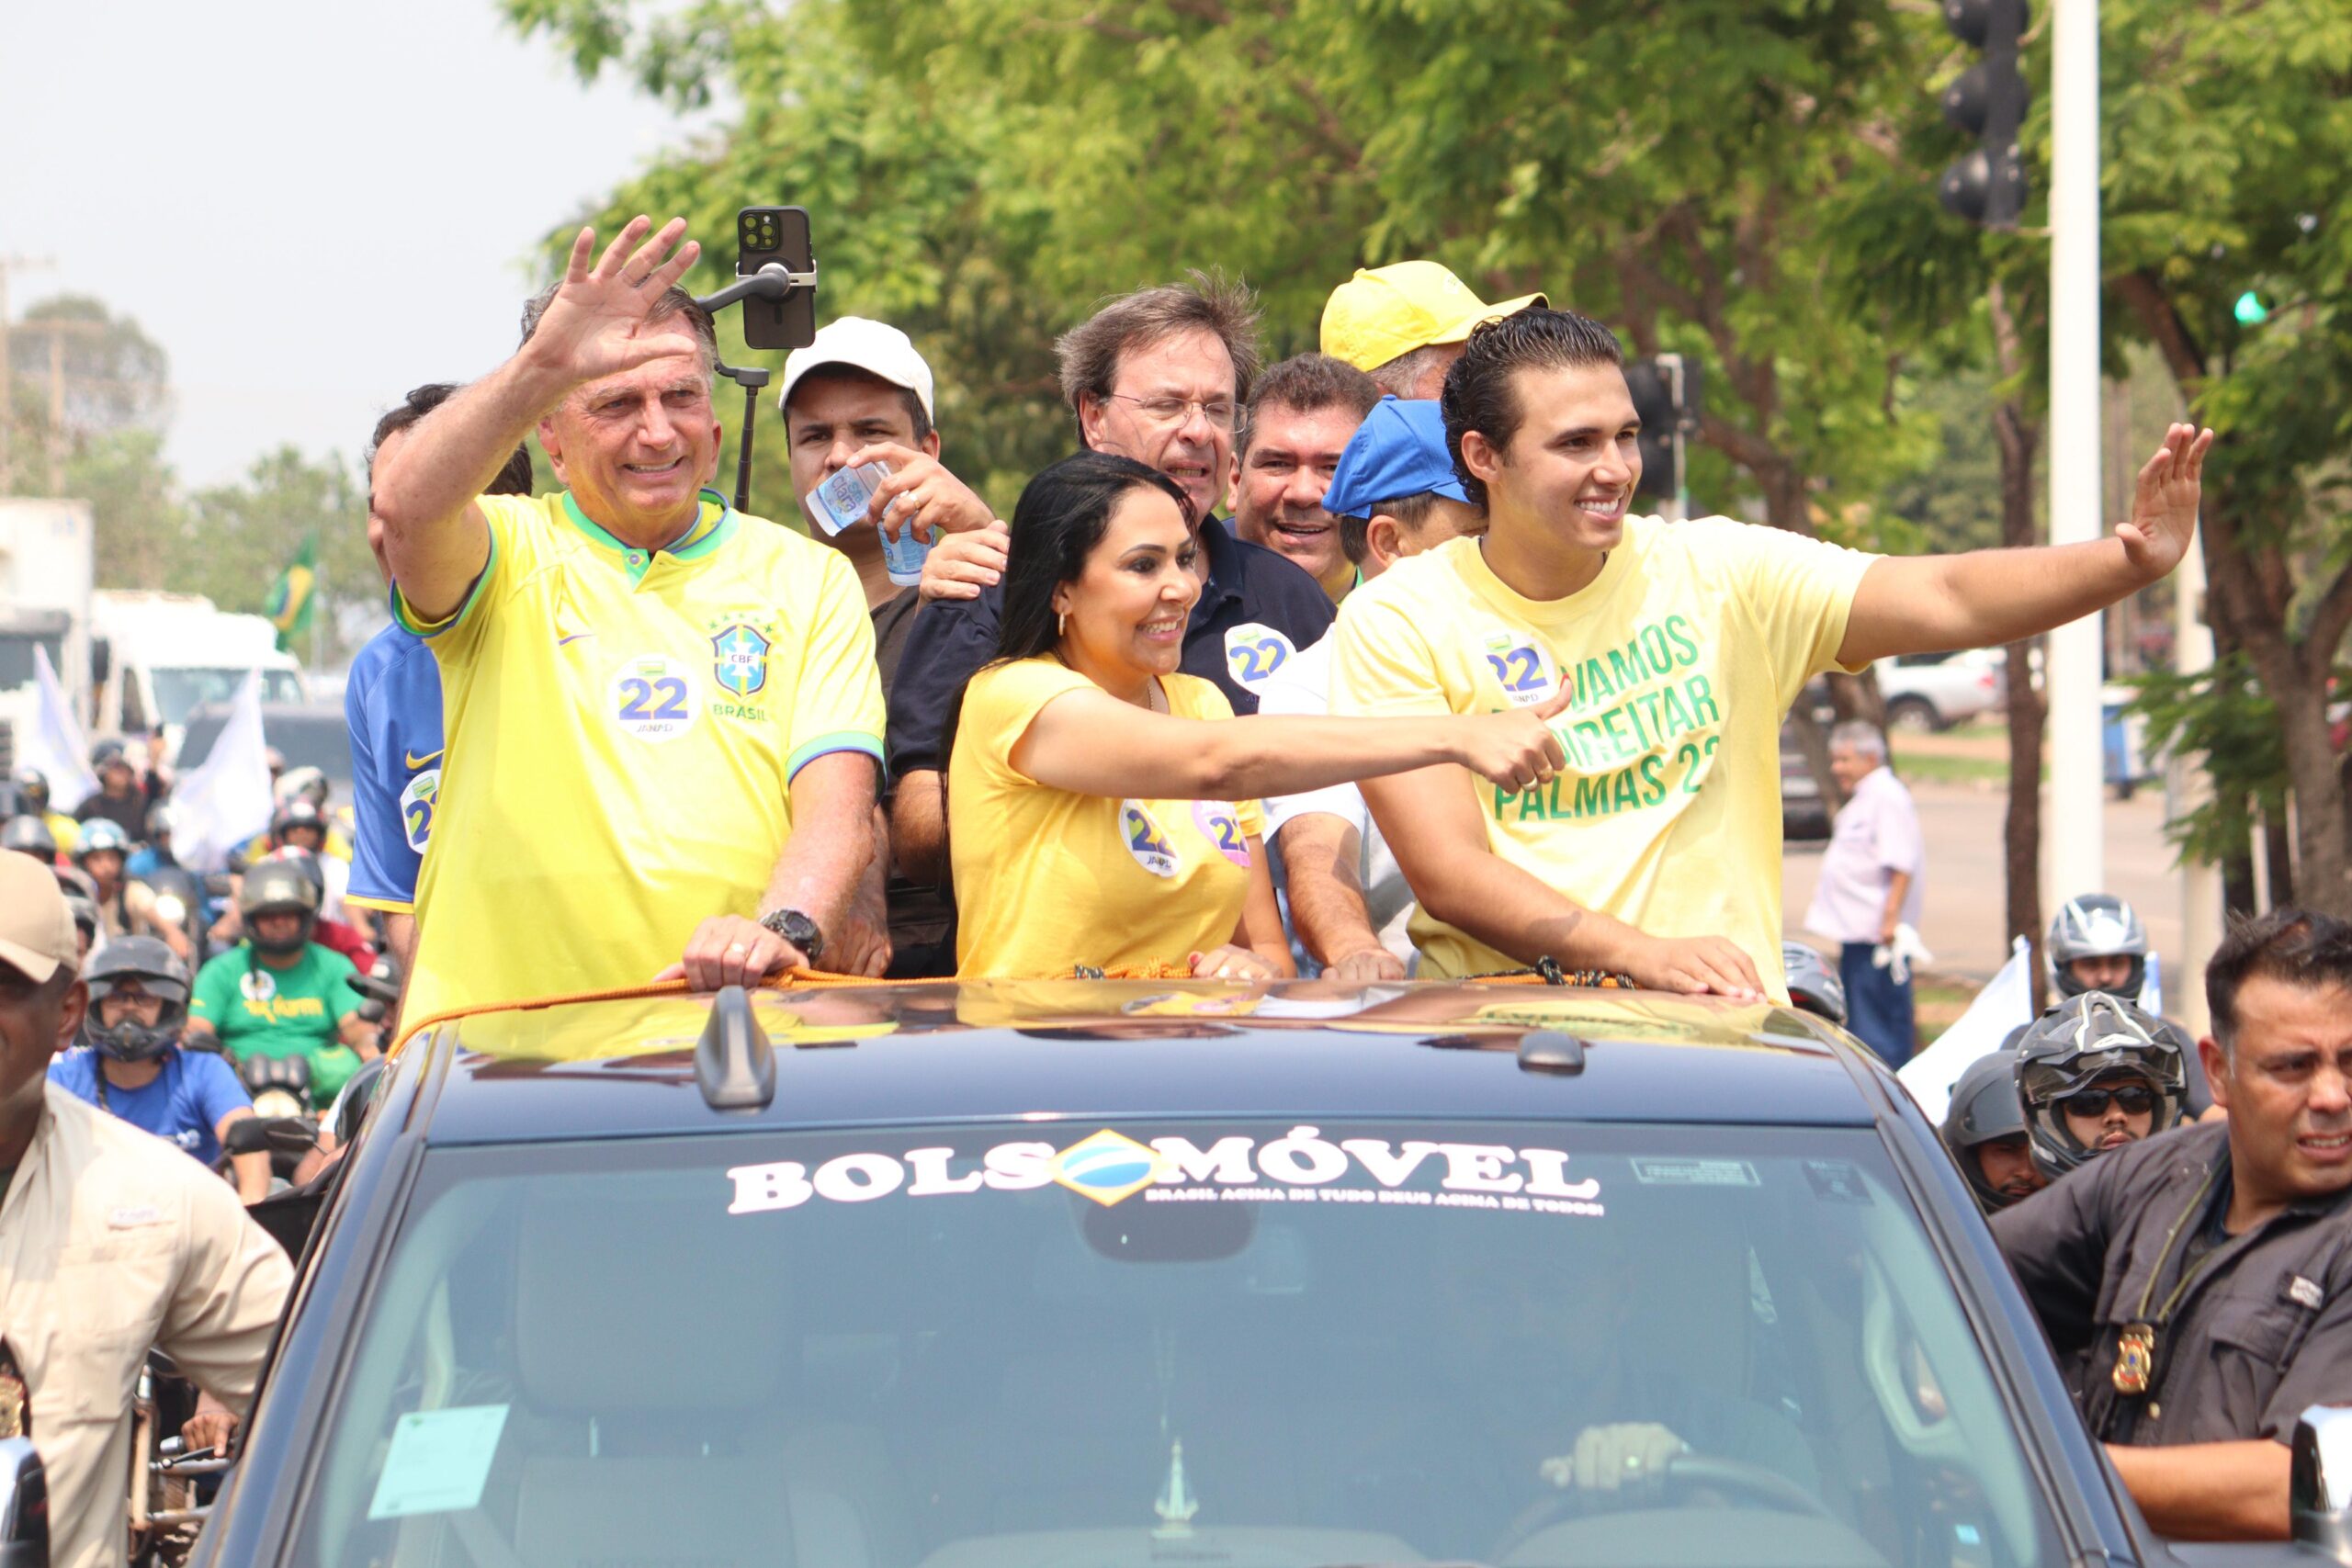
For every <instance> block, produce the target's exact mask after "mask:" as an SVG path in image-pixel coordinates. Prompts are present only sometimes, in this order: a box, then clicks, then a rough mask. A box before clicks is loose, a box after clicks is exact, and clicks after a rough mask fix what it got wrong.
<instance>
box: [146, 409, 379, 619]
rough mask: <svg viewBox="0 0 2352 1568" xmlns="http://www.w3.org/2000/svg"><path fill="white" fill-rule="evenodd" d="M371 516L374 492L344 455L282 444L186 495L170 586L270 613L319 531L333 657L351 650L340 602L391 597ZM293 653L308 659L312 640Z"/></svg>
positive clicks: (226, 606) (226, 605) (228, 606)
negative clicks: (307, 452)
mask: <svg viewBox="0 0 2352 1568" xmlns="http://www.w3.org/2000/svg"><path fill="white" fill-rule="evenodd" d="M367 523H368V493H367V491H366V489H365V488H364V487H363V486H362V484H361V483H360V482H359V480H358V479H356V478H355V477H354V475H353V474H352V472H351V470H350V469H349V468H347V467H345V463H344V461H343V458H342V457H340V456H339V455H336V454H333V453H330V454H329V455H328V456H326V457H322V458H311V457H305V456H304V455H303V454H301V453H300V452H299V451H297V450H295V449H294V448H293V447H291V446H281V447H279V448H278V449H277V450H276V451H274V452H270V453H266V454H265V455H264V456H262V457H257V458H255V459H254V463H253V466H252V467H251V468H248V469H247V470H246V471H245V475H244V477H243V479H239V480H237V481H236V482H235V483H233V484H226V485H215V486H213V487H211V488H209V489H207V490H200V491H197V492H196V493H195V494H194V495H192V496H190V497H189V498H188V519H187V527H186V529H185V531H184V532H183V534H182V536H181V537H180V540H179V547H178V550H177V552H176V559H175V563H174V566H173V569H172V572H171V584H172V586H173V587H174V588H176V589H179V590H181V591H182V592H191V593H202V594H205V595H206V596H208V597H209V598H210V599H211V600H212V602H213V603H214V604H218V605H220V608H222V609H223V610H232V611H237V612H242V613H250V614H254V615H259V614H262V613H264V612H265V610H266V604H267V602H268V599H269V588H270V584H271V583H272V582H273V581H276V580H277V574H278V573H279V572H280V571H281V570H284V568H285V567H286V565H287V563H288V561H291V560H292V559H293V558H294V556H295V552H296V551H298V550H299V549H300V547H301V545H302V540H303V537H304V536H306V535H309V534H311V533H313V532H315V533H316V534H317V535H318V539H319V555H318V571H319V578H320V582H319V592H320V597H319V606H320V609H321V610H322V612H323V615H322V621H323V631H322V647H323V648H324V649H327V650H329V651H330V657H332V656H333V654H335V653H342V652H347V651H349V649H348V648H347V647H345V645H344V644H343V642H342V641H341V640H340V639H339V638H338V637H337V635H336V633H337V626H336V623H337V620H338V619H339V615H338V612H339V610H340V609H341V608H342V607H343V606H346V605H352V604H375V603H380V602H381V599H382V596H383V595H382V580H381V578H380V577H379V574H378V572H377V570H376V559H375V557H374V556H372V555H371V554H369V553H368V536H367ZM295 651H296V652H297V653H299V654H301V655H302V656H304V657H306V658H307V657H308V656H309V653H310V649H309V647H308V645H307V641H306V642H305V644H304V646H301V647H300V648H298V649H296V650H295Z"/></svg>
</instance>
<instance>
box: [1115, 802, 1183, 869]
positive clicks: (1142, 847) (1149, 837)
mask: <svg viewBox="0 0 2352 1568" xmlns="http://www.w3.org/2000/svg"><path fill="white" fill-rule="evenodd" d="M1119 837H1120V838H1121V839H1123V840H1125V841H1126V846H1127V853H1129V854H1131V855H1133V856H1134V857H1135V862H1136V864H1137V865H1139V866H1141V867H1143V868H1144V870H1146V871H1148V872H1149V873H1151V874H1152V875H1154V876H1173V875H1175V874H1176V848H1175V846H1174V845H1173V844H1171V843H1170V842H1169V841H1168V830H1167V829H1165V828H1162V827H1161V826H1160V825H1159V820H1158V819H1157V818H1154V817H1153V816H1152V814H1151V813H1150V812H1148V811H1147V810H1145V809H1144V807H1143V803H1142V802H1140V801H1135V800H1123V801H1121V802H1119Z"/></svg>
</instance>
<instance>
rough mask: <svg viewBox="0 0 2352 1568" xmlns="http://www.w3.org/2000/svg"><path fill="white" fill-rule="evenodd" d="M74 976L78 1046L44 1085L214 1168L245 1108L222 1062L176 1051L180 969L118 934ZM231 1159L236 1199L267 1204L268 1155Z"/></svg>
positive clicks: (169, 957) (184, 980)
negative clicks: (78, 985) (84, 1008)
mask: <svg viewBox="0 0 2352 1568" xmlns="http://www.w3.org/2000/svg"><path fill="white" fill-rule="evenodd" d="M83 978H84V979H85V981H87V982H88V984H89V987H90V1008H89V1012H88V1014H87V1015H86V1016H85V1018H84V1020H83V1022H82V1040H83V1043H82V1044H79V1045H76V1046H75V1047H74V1048H73V1049H72V1050H70V1051H66V1052H63V1053H62V1054H61V1055H58V1056H56V1057H55V1058H53V1059H52V1060H51V1062H50V1064H49V1077H50V1081H51V1082H52V1083H54V1084H56V1085H57V1086H58V1087H59V1088H61V1089H64V1090H66V1091H67V1092H68V1093H70V1094H73V1095H74V1096H75V1097H77V1098H79V1099H82V1100H88V1101H89V1102H90V1103H91V1104H93V1105H95V1106H96V1107H97V1108H98V1109H99V1110H101V1111H107V1112H108V1113H109V1114H111V1115H114V1116H118V1117H119V1118H121V1119H122V1120H123V1121H125V1122H130V1124H131V1125H132V1126H134V1127H137V1128H139V1129H140V1130H141V1131H142V1132H147V1133H153V1134H155V1136H157V1137H159V1138H161V1139H163V1140H164V1142H165V1143H167V1144H172V1145H176V1146H178V1147H179V1148H182V1149H185V1150H186V1151H187V1153H188V1154H190V1155H192V1156H195V1157H196V1158H197V1159H198V1160H200V1161H202V1162H203V1163H204V1164H206V1165H210V1164H212V1163H214V1162H215V1161H217V1160H218V1159H219V1158H220V1145H221V1144H222V1142H223V1141H224V1140H226V1139H227V1138H228V1136H229V1129H230V1127H231V1126H232V1125H233V1124H234V1123H236V1122H242V1121H243V1120H245V1119H246V1118H248V1117H250V1116H252V1115H253V1113H254V1106H253V1100H251V1098H249V1097H248V1096H247V1095H246V1093H245V1087H244V1085H243V1084H242V1083H240V1082H238V1081H237V1074H236V1069H235V1068H233V1067H232V1066H229V1064H228V1063H227V1062H226V1061H224V1060H223V1059H221V1058H220V1056H218V1055H213V1054H212V1053H211V1052H209V1051H197V1052H189V1051H184V1050H182V1049H181V1048H180V1043H179V1042H180V1030H181V1026H182V1025H183V1024H185V1023H186V1022H187V993H188V976H187V964H183V963H181V962H180V961H179V959H178V958H176V957H175V956H174V955H173V953H172V950H171V949H170V948H168V947H165V946H164V944H163V943H162V942H158V941H156V940H155V939H154V938H153V937H152V936H124V937H117V938H115V939H114V940H113V941H112V942H108V943H107V945H106V947H105V948H104V949H103V950H102V951H100V953H98V955H97V956H96V958H93V959H92V960H90V962H89V964H88V965H87V967H85V969H84V971H83ZM232 1161H233V1164H234V1168H235V1170H236V1173H237V1195H238V1197H240V1198H242V1199H243V1201H246V1202H248V1203H257V1202H259V1201H261V1200H262V1199H264V1198H266V1197H268V1196H269V1155H268V1152H267V1151H266V1150H263V1149H256V1150H254V1151H253V1152H252V1153H250V1154H238V1155H235V1156H232Z"/></svg>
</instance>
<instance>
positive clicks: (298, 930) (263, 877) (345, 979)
mask: <svg viewBox="0 0 2352 1568" xmlns="http://www.w3.org/2000/svg"><path fill="white" fill-rule="evenodd" d="M237 912H238V916H239V919H241V921H242V922H243V928H244V931H245V940H244V941H243V942H239V943H238V944H237V945H236V946H235V947H233V948H232V949H230V950H229V951H228V952H226V953H220V954H219V955H218V956H216V957H214V958H213V959H212V960H211V961H210V962H209V963H208V964H205V966H204V968H203V970H202V971H201V972H200V973H198V976H197V977H196V989H195V993H194V995H193V997H192V998H190V1000H189V1003H188V1023H187V1028H188V1035H189V1037H190V1039H191V1040H201V1039H202V1038H203V1037H206V1036H210V1037H213V1038H216V1039H218V1040H219V1041H220V1046H221V1048H222V1049H224V1050H226V1051H227V1052H228V1053H229V1055H230V1056H231V1057H232V1059H234V1060H235V1062H236V1063H237V1065H238V1066H239V1067H240V1068H243V1066H245V1065H246V1064H247V1063H249V1062H250V1061H251V1060H252V1059H253V1058H254V1057H255V1056H267V1057H273V1058H278V1059H286V1058H290V1057H296V1056H300V1057H302V1058H304V1059H306V1060H307V1061H308V1062H309V1064H310V1074H311V1083H310V1090H311V1105H312V1107H313V1108H314V1109H317V1110H324V1109H325V1108H326V1107H327V1106H328V1105H330V1104H332V1103H334V1097H335V1093H336V1091H337V1090H339V1089H342V1088H343V1086H344V1084H345V1081H346V1080H348V1079H349V1078H350V1077H351V1076H352V1074H353V1073H355V1072H356V1071H357V1070H358V1068H359V1064H360V1063H361V1062H362V1061H364V1060H367V1059H368V1058H370V1057H373V1056H374V1055H376V1045H375V1030H374V1028H373V1027H372V1026H371V1025H370V1024H368V1021H366V1020H365V1019H364V1018H362V1017H361V1016H360V1006H361V998H360V996H359V994H358V992H356V991H355V990H354V989H353V988H352V985H351V981H352V976H353V974H354V971H353V969H352V966H351V963H350V961H349V960H348V959H346V958H345V957H343V956H342V955H341V954H339V953H334V952H333V951H331V950H329V949H328V948H325V947H322V946H321V945H320V944H319V943H318V942H314V941H312V940H311V936H312V933H313V931H315V930H316V928H317V925H318V919H319V888H318V885H317V884H316V883H315V882H313V881H312V880H311V877H310V875H309V874H306V873H305V872H304V870H303V868H302V867H300V865H296V864H294V863H290V862H288V861H276V860H273V861H264V862H263V863H261V864H259V865H256V866H254V868H253V869H251V870H250V871H248V872H246V873H245V875H244V880H243V884H242V885H241V886H239V887H238V889H237Z"/></svg>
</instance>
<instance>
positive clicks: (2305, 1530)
mask: <svg viewBox="0 0 2352 1568" xmlns="http://www.w3.org/2000/svg"><path fill="white" fill-rule="evenodd" d="M2291 1452H2292V1458H2291V1459H2290V1461H2289V1469H2288V1475H2287V1517H2288V1519H2289V1520H2290V1525H2289V1529H2290V1531H2291V1533H2292V1534H2293V1536H2294V1538H2295V1541H2296V1543H2297V1544H2298V1545H2300V1546H2303V1547H2307V1548H2309V1549H2310V1550H2311V1551H2315V1552H2318V1553H2319V1554H2321V1555H2322V1556H2325V1557H2328V1558H2332V1559H2334V1560H2335V1562H2345V1563H2352V1407H2347V1406H2341V1405H2333V1404H2314V1405H2312V1407H2311V1408H2310V1409H2308V1410H2306V1411H2304V1412H2303V1414H2302V1416H2301V1418H2300V1419H2299V1420H2297V1421H2296V1423H2295V1441H2294V1446H2293V1449H2292V1450H2291Z"/></svg>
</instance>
